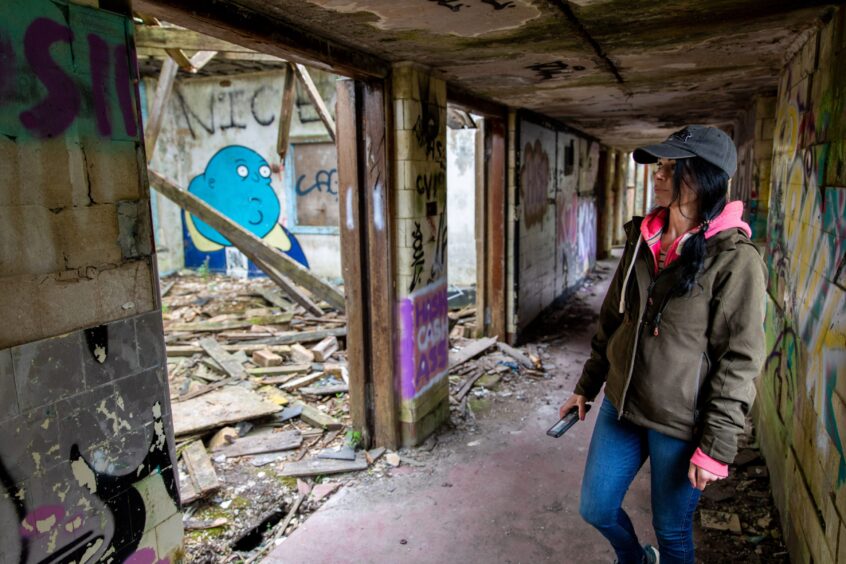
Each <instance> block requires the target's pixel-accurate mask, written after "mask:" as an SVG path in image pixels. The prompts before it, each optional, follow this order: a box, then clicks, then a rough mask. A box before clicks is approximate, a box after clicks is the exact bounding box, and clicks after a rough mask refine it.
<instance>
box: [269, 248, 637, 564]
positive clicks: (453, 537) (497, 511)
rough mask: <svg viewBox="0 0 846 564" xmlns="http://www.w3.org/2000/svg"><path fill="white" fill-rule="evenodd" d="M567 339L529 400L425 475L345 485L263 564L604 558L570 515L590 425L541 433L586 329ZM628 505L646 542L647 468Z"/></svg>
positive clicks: (568, 382)
mask: <svg viewBox="0 0 846 564" xmlns="http://www.w3.org/2000/svg"><path fill="white" fill-rule="evenodd" d="M602 264H604V265H605V266H606V267H608V269H609V271H608V272H607V273H606V274H605V276H604V279H603V280H602V281H601V282H598V283H597V284H596V285H595V286H593V287H592V288H588V289H587V290H585V291H583V292H581V295H582V297H583V298H584V299H585V302H586V304H587V305H588V306H589V307H591V308H592V309H593V310H594V311H598V310H599V305H600V302H601V299H602V296H603V295H604V293H605V291H606V288H607V285H608V281H609V279H610V275H611V274H613V268H615V267H616V259H614V260H610V261H604V263H602ZM591 294H593V295H591ZM573 333H574V334H575V335H577V336H574V337H573V338H569V339H565V340H564V341H563V343H564V344H558V345H552V346H550V348H549V353H550V354H551V355H552V356H553V362H554V363H555V364H556V365H557V367H556V368H555V369H554V371H555V373H556V375H555V377H554V378H553V379H551V380H549V381H542V382H540V383H538V384H536V385H534V387H533V392H532V394H531V395H529V396H527V399H526V401H520V400H519V399H515V398H509V399H508V400H506V403H507V405H506V406H505V407H503V408H501V409H492V410H491V412H490V413H489V414H488V415H486V416H483V417H479V420H478V427H477V430H476V432H475V433H470V432H467V431H451V432H448V433H446V434H445V435H443V436H442V437H440V439H439V443H438V446H437V447H436V448H435V450H434V451H433V452H432V455H431V460H429V461H428V462H427V464H426V466H424V467H413V466H401V467H400V468H397V469H395V470H393V471H392V476H391V477H386V478H382V479H381V480H374V481H371V482H370V483H367V484H362V485H358V486H353V487H348V488H345V489H343V490H342V491H341V492H340V493H338V494H337V495H335V497H333V498H332V499H331V500H330V501H329V502H327V503H326V504H325V505H324V506H323V507H322V508H321V509H320V510H318V511H317V512H315V513H314V515H312V516H311V517H310V518H309V519H308V520H307V521H306V522H305V524H304V525H303V526H301V527H300V528H299V529H297V530H296V531H295V532H294V533H293V534H292V535H291V537H290V538H288V539H287V540H285V541H284V542H283V543H282V544H281V545H279V546H278V547H277V548H276V549H275V550H274V551H273V552H272V553H271V554H270V556H269V557H268V558H267V560H265V562H268V563H305V562H308V563H314V564H316V563H324V562H325V563H330V562H331V563H346V562H350V563H353V562H354V563H365V562H374V563H389V562H404V563H405V562H415V563H416V562H420V563H425V562H432V563H439V564H442V563H449V562H463V563H475V562H479V563H482V562H485V563H491V562H503V563H521V562H522V563H529V562H559V563H562V562H563V563H569V562H574V563H576V562H578V563H610V562H612V561H613V560H614V555H613V552H612V551H611V549H610V546H609V545H608V544H607V543H606V542H605V539H604V538H603V537H601V536H600V535H599V533H597V532H596V531H595V530H593V529H592V528H591V527H590V526H589V525H587V524H586V523H584V522H583V521H582V520H581V518H580V517H579V513H578V500H579V487H580V483H581V475H582V471H583V468H584V462H585V456H586V454H587V447H588V444H589V441H590V434H591V431H592V429H593V423H594V418H593V417H591V416H590V415H589V416H588V421H587V422H586V423H585V424H577V425H576V426H575V427H574V428H573V429H571V430H570V431H569V432H568V433H567V434H565V435H564V436H563V437H561V438H559V439H552V438H550V437H547V436H546V434H545V431H546V429H547V428H548V427H549V426H550V425H551V424H552V423H554V422H555V421H556V420H557V406H558V405H559V403H560V400H561V399H563V398H565V397H566V396H567V395H568V394H569V391H570V390H572V388H573V385H574V384H575V380H576V379H577V378H578V375H579V373H580V371H581V365H582V363H583V362H584V360H585V359H586V358H587V355H588V350H589V342H590V337H591V336H592V334H593V325H592V324H591V326H585V327H584V330H583V331H581V330H579V331H573ZM468 443H470V444H472V445H473V446H468ZM625 507H626V509H627V511H628V512H629V514H630V516H631V517H632V520H633V522H634V524H635V527H636V528H637V530H638V532H639V533H640V534H641V541H642V542H654V535H653V533H652V528H651V525H650V519H651V517H650V510H649V467H648V463H647V465H646V466H644V468H643V470H642V471H641V473H640V475H639V476H638V478H637V479H636V480H635V482H634V484H633V485H632V488H631V490H630V491H629V495H628V497H627V498H626V502H625Z"/></svg>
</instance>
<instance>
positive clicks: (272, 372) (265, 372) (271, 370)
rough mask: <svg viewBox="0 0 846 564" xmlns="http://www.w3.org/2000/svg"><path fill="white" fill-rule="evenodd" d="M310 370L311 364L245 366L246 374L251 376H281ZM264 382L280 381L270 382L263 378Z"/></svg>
mask: <svg viewBox="0 0 846 564" xmlns="http://www.w3.org/2000/svg"><path fill="white" fill-rule="evenodd" d="M309 370H311V364H285V365H283V366H268V367H267V368H247V374H250V375H252V376H281V375H286V374H287V375H291V374H299V373H302V372H308V371H309ZM263 382H264V383H265V384H279V383H280V382H271V381H268V380H267V379H265V380H263Z"/></svg>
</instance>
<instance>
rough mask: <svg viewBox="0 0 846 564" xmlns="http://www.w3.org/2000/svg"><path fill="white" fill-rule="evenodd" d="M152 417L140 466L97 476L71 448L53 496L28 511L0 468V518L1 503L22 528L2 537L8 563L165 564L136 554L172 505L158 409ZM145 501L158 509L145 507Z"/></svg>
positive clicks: (147, 552)
mask: <svg viewBox="0 0 846 564" xmlns="http://www.w3.org/2000/svg"><path fill="white" fill-rule="evenodd" d="M152 416H153V425H152V429H154V433H153V436H152V437H151V438H150V440H149V442H148V443H147V444H148V447H147V448H142V449H141V451H140V452H142V453H144V455H143V459H142V460H141V461H140V462H138V463H137V464H131V465H127V466H126V468H127V470H126V471H125V472H123V473H108V472H102V471H99V470H98V469H97V468H96V465H94V464H92V463H91V462H90V461H89V460H87V459H86V458H85V457H84V456H83V455H82V454H81V452H80V448H79V446H78V445H77V444H72V445H71V446H70V448H69V450H68V451H67V456H68V459H67V461H66V462H65V465H64V467H63V474H64V476H66V479H65V480H62V481H61V482H60V483H58V484H55V485H54V486H53V488H52V490H49V489H47V490H44V491H47V492H50V493H49V496H51V497H49V498H45V497H44V495H40V496H38V498H39V501H40V502H37V504H36V505H35V506H34V507H32V508H31V509H28V507H27V505H28V502H27V500H28V499H29V498H28V497H27V496H23V495H20V494H21V492H22V490H21V489H19V486H18V485H16V481H15V480H14V478H13V477H12V475H11V474H10V472H9V470H8V469H7V468H6V467H5V466H4V465H3V463H2V461H0V512H2V511H3V504H4V503H6V504H11V506H12V507H11V508H10V509H11V511H12V512H13V513H14V514H15V515H17V522H18V523H19V524H20V525H19V527H18V530H17V535H16V538H15V539H14V540H12V539H11V538H8V533H7V537H4V538H6V542H7V545H6V546H3V554H4V556H5V557H7V558H8V560H6V561H8V562H12V561H17V562H20V563H21V564H25V563H27V562H40V563H48V562H50V563H52V562H99V561H107V562H135V563H136V564H140V563H142V562H143V563H145V564H146V563H151V564H164V563H167V562H169V560H168V559H162V560H160V559H159V558H158V556H157V554H156V550H155V549H153V548H147V547H142V545H150V544H152V545H153V546H155V545H156V540H155V525H157V524H158V522H157V521H156V520H158V519H160V518H161V515H160V514H157V513H160V512H161V511H162V509H165V508H167V511H168V513H169V514H176V512H177V506H176V500H177V499H178V493H177V490H176V481H175V477H174V475H173V470H172V469H171V460H170V455H169V447H168V442H167V437H166V436H165V433H164V422H163V420H162V409H161V405H160V404H159V403H158V402H157V403H155V404H154V405H153V408H152ZM164 469H167V470H166V471H165V470H164ZM38 479H43V477H39V478H38ZM152 484H155V485H152ZM152 491H155V492H157V493H158V494H159V495H158V496H157V497H160V498H166V501H163V499H155V500H154V499H153V496H149V493H150V492H152ZM142 494H143V495H142ZM145 496H148V497H145ZM151 502H156V503H158V504H160V507H157V508H152V507H150V505H149V504H150V503H151ZM7 513H8V510H7ZM145 531H146V532H145ZM9 541H11V543H12V544H11V546H9V545H8V542H9ZM15 556H17V558H15Z"/></svg>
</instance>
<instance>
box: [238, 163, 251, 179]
mask: <svg viewBox="0 0 846 564" xmlns="http://www.w3.org/2000/svg"><path fill="white" fill-rule="evenodd" d="M235 172H237V173H238V176H240V177H241V178H247V175H248V174H250V170H249V169H248V168H247V167H245V166H244V165H241V166H239V167H238V168H236V169H235Z"/></svg>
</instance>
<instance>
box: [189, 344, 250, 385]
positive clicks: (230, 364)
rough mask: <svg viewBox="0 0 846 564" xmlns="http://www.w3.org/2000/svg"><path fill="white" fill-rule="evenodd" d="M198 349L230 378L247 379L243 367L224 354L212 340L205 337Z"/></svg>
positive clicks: (219, 345) (220, 347)
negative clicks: (204, 352)
mask: <svg viewBox="0 0 846 564" xmlns="http://www.w3.org/2000/svg"><path fill="white" fill-rule="evenodd" d="M200 347H201V348H202V349H203V350H204V351H206V353H207V354H208V355H209V356H210V357H212V358H213V359H214V360H215V361H216V362H217V363H218V364H219V365H220V367H221V368H222V369H223V371H224V372H226V373H227V374H229V375H230V376H231V377H232V378H236V379H242V378H246V377H247V372H246V371H245V370H244V366H243V365H242V364H241V363H240V362H239V361H238V360H236V359H235V358H233V357H232V355H231V354H229V353H228V352H226V351H225V350H224V349H223V347H222V346H221V344H220V343H218V342H217V341H215V340H214V339H213V338H211V337H207V338H205V339H202V340H201V341H200Z"/></svg>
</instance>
